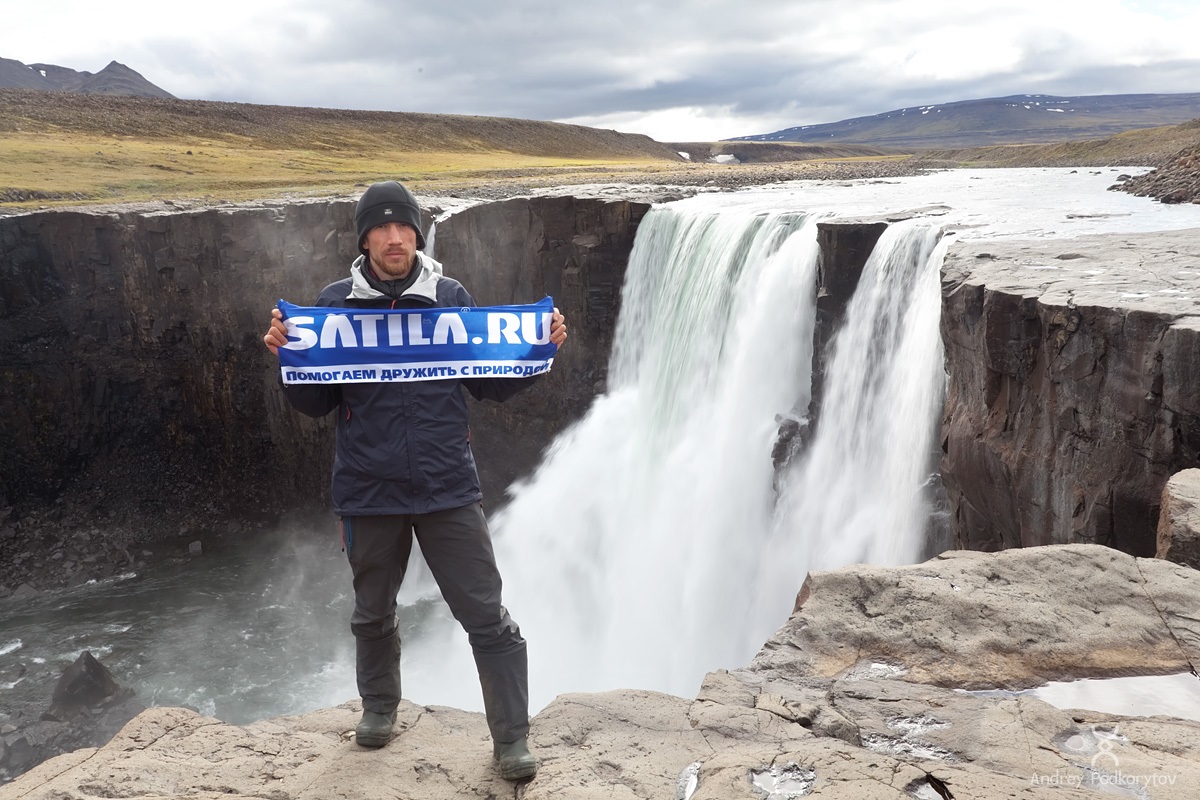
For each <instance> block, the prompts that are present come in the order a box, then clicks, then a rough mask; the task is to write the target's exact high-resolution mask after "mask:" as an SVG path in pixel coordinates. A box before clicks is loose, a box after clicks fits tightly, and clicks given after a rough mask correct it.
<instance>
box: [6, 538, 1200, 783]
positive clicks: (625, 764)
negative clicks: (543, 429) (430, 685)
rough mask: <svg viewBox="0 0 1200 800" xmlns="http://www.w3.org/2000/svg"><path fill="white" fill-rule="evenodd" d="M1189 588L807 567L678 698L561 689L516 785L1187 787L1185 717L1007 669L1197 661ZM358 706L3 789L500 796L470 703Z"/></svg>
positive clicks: (1049, 674) (142, 719) (188, 718)
mask: <svg viewBox="0 0 1200 800" xmlns="http://www.w3.org/2000/svg"><path fill="white" fill-rule="evenodd" d="M1198 593H1200V572H1197V571H1195V570H1193V569H1191V568H1188V567H1185V566H1181V565H1178V564H1173V563H1170V562H1167V561H1159V560H1154V559H1139V558H1134V557H1131V556H1128V555H1125V554H1123V553H1120V552H1117V551H1115V550H1112V549H1110V548H1105V547H1099V546H1094V545H1068V546H1055V547H1038V548H1028V549H1023V550H1013V551H1008V552H1004V553H999V554H985V553H965V552H953V553H948V554H946V555H943V556H941V557H938V558H935V559H933V560H932V561H929V562H927V563H925V564H919V565H916V566H909V567H896V568H880V567H865V566H855V567H848V568H845V569H841V570H836V571H832V572H823V573H814V574H812V575H810V576H809V577H808V579H807V580H806V581H805V583H804V587H803V589H802V591H801V592H800V595H799V597H798V599H797V605H796V609H795V611H794V612H793V614H792V616H791V618H790V619H789V620H788V621H787V623H786V624H785V625H784V626H783V627H782V628H781V629H780V630H779V631H778V633H776V635H775V636H773V637H772V638H771V640H770V641H768V642H767V643H766V645H765V646H764V648H763V649H762V651H761V652H760V653H759V655H758V656H757V657H756V658H755V659H754V661H753V662H752V663H751V664H750V665H749V666H748V667H746V668H744V669H738V670H734V671H718V672H714V673H710V674H709V675H708V676H707V677H706V678H705V680H704V683H703V685H702V686H701V687H700V691H699V693H698V695H697V696H696V697H695V698H694V699H691V700H688V699H684V698H680V697H673V696H669V695H663V694H657V693H653V692H646V691H636V690H622V691H614V692H608V693H603V694H586V695H585V694H578V695H564V696H560V697H559V698H558V699H556V700H555V701H554V702H553V703H552V704H551V705H550V706H548V707H547V708H546V709H544V710H543V711H542V712H541V713H539V714H538V715H537V717H536V718H535V719H534V721H533V730H532V734H531V739H532V742H533V745H534V746H535V747H536V750H537V753H538V755H539V756H540V759H541V770H540V771H539V773H538V775H537V777H536V778H535V779H534V780H533V781H531V782H529V783H526V784H522V785H520V786H518V787H517V788H516V796H517V797H522V798H525V799H526V800H533V799H534V798H670V797H675V798H677V800H678V799H680V798H682V799H683V800H706V798H722V800H728V799H730V798H759V799H760V800H761V798H769V799H770V800H785V798H787V799H791V798H800V797H804V796H807V795H810V794H811V795H813V796H814V797H817V796H819V797H826V798H844V799H845V800H850V799H851V798H856V799H862V800H867V799H868V798H869V799H870V800H889V799H890V798H895V800H901V799H903V800H910V799H911V798H922V799H925V800H937V798H959V799H960V800H962V799H963V798H973V799H977V798H1000V797H1004V798H1016V797H1020V798H1028V799H1029V800H1033V799H1035V798H1048V799H1049V798H1057V799H1059V800H1065V799H1067V798H1090V797H1112V796H1114V794H1115V795H1117V796H1125V797H1137V798H1151V799H1153V800H1163V799H1167V798H1180V799H1181V800H1182V799H1183V798H1191V797H1193V796H1194V789H1195V787H1196V786H1197V785H1200V723H1198V722H1194V721H1188V720H1183V719H1176V718H1170V717H1161V716H1156V717H1150V718H1144V717H1123V716H1115V715H1112V714H1106V713H1100V712H1096V711H1086V710H1061V709H1058V708H1056V707H1054V706H1052V705H1049V704H1048V703H1046V702H1043V701H1042V700H1040V699H1038V698H1037V697H1034V696H1032V695H1031V694H1029V693H1024V692H1020V691H1016V690H1019V689H1022V688H1025V687H1029V686H1032V685H1035V684H1038V683H1041V682H1042V681H1045V680H1051V679H1072V678H1089V677H1110V676H1114V675H1130V674H1165V673H1180V672H1187V671H1189V670H1191V671H1193V672H1194V668H1195V666H1196V665H1197V664H1200V621H1197V619H1196V616H1195V608H1196V603H1195V598H1196V596H1197V595H1198ZM967 689H993V690H1007V691H992V692H988V693H974V694H973V693H970V692H968V691H964V690H967ZM1196 693H1197V694H1200V682H1198V683H1197V686H1196ZM358 711H359V707H358V705H357V704H356V703H348V704H345V705H342V706H338V707H336V708H332V709H326V710H322V711H316V712H313V713H310V714H306V715H304V716H299V717H290V718H283V719H274V720H268V721H263V722H259V723H255V724H253V725H248V726H244V727H236V726H232V725H227V724H225V723H222V722H220V721H218V720H215V719H209V718H205V717H202V716H200V715H198V714H196V713H194V712H192V711H187V710H183V709H175V708H156V709H150V710H148V711H145V712H143V713H142V714H140V715H139V716H138V717H136V718H135V719H134V720H133V721H132V722H130V723H129V724H128V725H127V726H126V727H125V728H124V729H123V730H122V731H121V732H120V733H119V734H118V735H117V736H116V737H115V738H114V739H113V740H112V741H110V742H109V743H108V744H107V745H105V746H103V747H101V748H98V749H83V750H78V751H76V752H74V753H69V754H66V755H63V756H59V757H58V758H55V759H53V760H51V761H48V762H46V763H44V764H42V765H40V766H39V767H37V768H35V769H34V770H32V771H31V772H28V773H26V774H25V775H23V776H21V777H20V778H18V779H17V780H16V781H14V782H13V783H11V784H9V785H8V786H5V787H4V788H3V789H0V797H3V798H5V800H50V799H51V798H54V800H69V799H70V800H85V799H86V800H91V798H95V797H141V798H147V799H149V798H160V797H173V796H178V795H187V796H191V797H197V798H217V797H228V796H231V795H232V796H252V797H259V798H271V799H272V800H289V799H290V798H314V799H315V798H321V800H325V799H326V798H385V797H386V798H393V797H421V798H428V799H429V800H437V798H460V797H481V798H482V797H502V796H513V792H514V789H513V787H512V785H511V784H508V783H506V782H505V781H503V780H501V779H500V778H499V777H498V776H497V774H496V773H495V771H494V770H493V769H492V768H491V767H490V765H489V758H490V746H489V742H488V739H487V727H486V724H485V722H484V720H483V717H482V715H479V714H474V713H467V712H463V711H458V710H455V709H451V708H442V707H436V706H428V707H422V706H417V705H414V704H411V703H405V704H403V705H402V706H401V709H400V714H399V723H400V727H401V732H400V733H399V734H398V735H397V737H396V738H395V739H394V740H393V741H392V742H391V743H390V744H389V745H388V746H387V747H386V748H384V749H383V750H380V751H371V750H366V749H363V748H359V747H357V746H356V745H354V743H353V741H352V740H353V736H352V733H351V731H352V728H353V726H354V724H355V721H356V719H357V713H358Z"/></svg>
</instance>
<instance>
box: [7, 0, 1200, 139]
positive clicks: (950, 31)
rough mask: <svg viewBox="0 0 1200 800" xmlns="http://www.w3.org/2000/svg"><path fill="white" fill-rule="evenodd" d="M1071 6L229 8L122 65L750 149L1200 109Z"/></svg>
mask: <svg viewBox="0 0 1200 800" xmlns="http://www.w3.org/2000/svg"><path fill="white" fill-rule="evenodd" d="M1063 4H1065V6H1073V5H1078V6H1079V8H1078V9H1075V11H1074V12H1072V13H1065V15H1061V14H1060V17H1061V19H1062V20H1063V21H1059V22H1056V21H1055V19H1054V18H1053V15H1052V14H1049V13H1041V11H1042V9H1043V7H1044V4H1038V3H1037V2H1035V0H986V1H981V2H978V3H975V4H971V5H969V6H967V7H963V6H962V5H961V4H951V3H949V2H948V0H925V2H920V3H917V2H897V1H896V0H858V1H857V2H855V3H853V4H850V3H837V2H835V0H792V1H791V2H778V1H776V0H771V2H767V1H766V0H759V1H755V0H740V1H739V2H734V0H696V1H695V2H689V3H675V4H667V3H650V2H635V1H634V0H607V1H606V2H602V3H569V4H568V3H562V2H546V1H545V0H513V2H508V3H495V2H483V0H456V2H453V3H430V2H425V3H417V2H411V1H407V2H392V1H391V0H344V2H342V3H340V4H339V5H338V6H336V7H330V6H329V5H328V3H326V2H324V0H294V2H291V3H287V4H286V5H280V6H278V7H275V8H271V7H269V6H266V7H265V6H263V5H262V4H259V3H242V4H241V5H240V6H239V5H234V4H230V6H229V9H228V10H227V12H226V13H228V14H229V16H230V19H229V28H228V30H227V31H218V32H217V33H214V32H212V30H211V29H209V30H208V32H207V33H205V32H191V31H190V30H189V27H188V25H186V24H174V25H166V24H164V25H163V26H162V27H161V28H160V29H157V30H156V29H147V30H145V31H140V32H139V31H135V32H134V33H131V34H130V35H129V37H128V38H127V40H126V41H124V43H123V44H122V45H121V48H122V50H123V54H124V57H123V58H122V57H121V54H111V55H110V56H109V57H113V58H118V59H119V60H124V61H125V62H126V63H128V64H130V65H131V66H133V67H134V68H135V69H139V70H140V71H142V72H143V73H144V74H145V75H146V76H147V77H148V78H149V79H150V80H152V81H154V82H156V83H159V84H160V85H162V86H163V87H164V88H166V89H167V90H168V91H172V92H174V93H176V94H178V95H180V96H186V97H193V98H198V99H217V100H235V101H244V102H255V103H276V104H287V105H315V106H325V107H333V108H361V109H379V110H394V111H424V112H434V113H458V114H481V115H495V116H510V117H525V118H531V119H603V118H618V117H619V118H621V119H626V120H636V119H637V118H638V117H639V116H641V115H647V114H653V113H655V112H661V111H663V110H666V109H680V108H692V109H698V110H699V111H698V112H697V114H698V115H700V116H710V117H714V118H716V117H722V116H724V117H733V118H736V119H742V120H744V121H745V124H746V125H747V126H750V127H749V128H748V129H747V130H744V131H743V133H761V132H764V131H762V130H756V129H754V128H753V126H755V125H759V124H769V123H770V124H773V123H775V121H777V120H778V121H779V127H786V126H789V125H798V124H808V123H815V122H829V121H834V120H837V119H841V118H845V117H851V116H859V115H865V114H873V113H878V112H881V111H886V110H889V109H892V108H898V107H903V106H906V105H918V104H927V103H939V102H950V101H953V100H965V99H971V98H974V97H985V96H995V95H1006V94H1020V93H1044V94H1101V93H1117V92H1122V93H1125V92H1182V91H1195V89H1196V85H1195V82H1194V81H1195V75H1197V74H1200V47H1198V46H1196V45H1194V44H1190V45H1189V44H1186V43H1183V44H1181V43H1180V42H1181V41H1182V39H1180V38H1179V37H1178V36H1176V38H1171V37H1172V35H1173V31H1172V23H1170V22H1165V21H1160V22H1161V27H1162V32H1163V33H1162V36H1163V37H1165V38H1162V39H1161V40H1155V41H1149V39H1147V37H1148V36H1149V35H1150V34H1147V33H1146V31H1150V32H1151V33H1153V30H1154V29H1153V28H1152V27H1151V28H1146V29H1145V30H1142V29H1139V31H1138V32H1137V35H1133V32H1129V31H1126V33H1128V34H1129V35H1127V36H1125V38H1124V39H1123V38H1122V31H1125V29H1126V28H1128V26H1130V25H1138V24H1142V23H1145V24H1146V25H1150V26H1153V25H1154V24H1155V20H1154V19H1153V18H1150V17H1146V16H1143V17H1140V18H1134V17H1131V16H1129V15H1130V13H1131V12H1129V11H1127V10H1125V9H1122V8H1121V7H1120V5H1119V4H1118V3H1117V2H1116V0H1096V2H1093V3H1083V2H1082V0H1063ZM335 9H336V10H335ZM1085 9H1086V10H1089V11H1090V12H1091V15H1090V16H1086V15H1082V14H1081V13H1076V12H1080V11H1082V10H1085ZM1066 11H1071V9H1069V8H1068V9H1066ZM237 14H240V15H241V17H240V18H235V16H236V15H237ZM1022 14H1024V15H1025V16H1021V15H1022ZM1139 20H1140V21H1139ZM129 24H130V25H131V26H134V23H132V22H131V23H129ZM147 24H150V23H147ZM1114 26H1123V27H1118V28H1117V30H1116V31H1115V32H1113V31H1110V29H1112V28H1113V27H1114ZM131 30H132V28H131ZM1151 38H1152V37H1151ZM1144 39H1145V40H1147V41H1146V43H1145V44H1144V45H1142V44H1139V42H1141V41H1142V40H1144ZM0 46H3V41H2V40H0ZM80 46H86V47H89V48H91V49H92V50H94V51H96V52H99V51H100V50H102V49H103V48H104V47H109V48H110V49H111V48H112V47H113V41H112V37H111V36H110V37H108V38H99V37H98V38H97V39H94V40H93V41H91V42H87V43H86V44H84V45H80ZM1139 48H1140V49H1139ZM1172 48H1173V49H1172ZM1160 54H1161V55H1160ZM0 55H11V54H9V53H4V52H0ZM39 60H49V59H48V58H43V59H39ZM1134 62H1136V63H1138V66H1136V67H1131V66H1127V65H1126V64H1129V63H1134ZM68 66H70V64H68ZM627 127H628V125H627ZM677 138H681V137H677Z"/></svg>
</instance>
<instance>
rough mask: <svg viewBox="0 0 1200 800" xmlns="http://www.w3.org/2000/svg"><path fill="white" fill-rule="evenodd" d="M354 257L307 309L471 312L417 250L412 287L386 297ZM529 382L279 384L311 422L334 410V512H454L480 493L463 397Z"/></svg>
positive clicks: (467, 301) (503, 393) (467, 300)
mask: <svg viewBox="0 0 1200 800" xmlns="http://www.w3.org/2000/svg"><path fill="white" fill-rule="evenodd" d="M364 265H365V259H364V258H363V257H362V256H360V257H359V258H358V259H357V260H355V262H354V264H353V265H352V266H351V268H350V275H351V276H350V277H349V278H346V279H344V280H340V281H337V282H336V283H331V284H329V285H328V286H326V287H325V288H324V289H322V290H321V294H320V296H319V297H318V298H317V301H316V303H315V304H314V305H317V306H325V307H334V308H429V307H460V308H461V307H464V306H466V307H472V306H474V305H475V301H474V300H473V299H472V298H471V295H470V294H469V293H468V292H467V290H466V289H465V288H463V285H462V284H461V283H459V282H458V281H456V280H454V279H452V278H447V277H445V276H444V275H442V274H441V272H442V266H441V264H439V263H438V262H436V261H434V260H433V259H432V258H430V257H429V256H426V255H425V254H424V253H421V252H418V253H417V264H416V265H415V266H414V269H419V270H420V272H419V273H418V275H417V278H416V281H415V282H414V283H413V284H412V286H410V287H409V288H408V289H407V290H405V291H404V293H403V294H402V295H401V296H400V298H399V299H397V300H393V299H392V298H390V297H388V296H387V295H385V294H383V293H382V292H379V291H377V290H376V289H375V288H373V287H372V286H371V285H370V284H369V283H368V282H367V280H366V279H365V277H364V276H363V274H362V270H363V268H364ZM535 380H537V376H533V377H529V378H448V379H444V380H427V381H413V382H406V383H344V384H298V385H285V386H284V387H283V391H284V394H285V395H286V396H287V399H288V401H289V402H290V403H291V404H292V405H293V406H295V408H296V409H297V410H299V411H301V412H303V413H305V414H308V415H309V416H312V417H322V416H324V415H326V414H328V413H329V412H330V411H334V410H335V409H336V411H337V446H336V449H335V451H334V457H333V477H332V482H331V494H332V497H333V509H334V512H335V513H336V514H338V515H339V516H343V517H346V516H360V515H376V514H428V513H431V512H434V511H443V510H445V509H448V508H459V507H461V506H465V505H467V504H469V503H473V502H475V501H477V500H480V499H481V498H482V497H483V494H482V492H480V489H479V474H478V472H477V471H476V469H475V456H474V455H473V454H472V453H471V442H470V439H471V435H470V428H469V427H468V424H467V401H466V398H465V397H463V394H462V391H461V389H460V387H466V389H467V391H469V392H470V393H471V394H472V395H474V396H475V398H476V399H478V400H484V399H490V400H498V401H502V400H506V399H508V398H509V397H511V396H513V395H514V394H516V393H517V392H519V391H521V390H522V389H524V388H526V387H528V386H530V385H531V384H532V383H533V382H534V381H535Z"/></svg>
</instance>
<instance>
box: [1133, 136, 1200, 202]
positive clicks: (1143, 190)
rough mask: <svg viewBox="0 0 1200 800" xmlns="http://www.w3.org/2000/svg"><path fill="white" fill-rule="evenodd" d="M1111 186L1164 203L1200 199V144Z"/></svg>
mask: <svg viewBox="0 0 1200 800" xmlns="http://www.w3.org/2000/svg"><path fill="white" fill-rule="evenodd" d="M1112 188H1113V189H1117V190H1120V191H1122V192H1129V193H1130V194H1135V195H1137V196H1138V197H1153V198H1154V199H1155V200H1158V201H1159V202H1162V203H1200V146H1196V147H1189V148H1187V149H1186V150H1184V151H1182V152H1180V153H1178V154H1177V155H1175V156H1174V157H1173V158H1170V159H1167V160H1166V162H1165V163H1164V164H1161V165H1160V166H1159V167H1157V168H1156V169H1153V170H1151V171H1150V172H1147V173H1146V174H1145V175H1139V176H1138V177H1136V178H1133V179H1131V180H1127V181H1124V182H1123V183H1118V184H1117V185H1116V186H1113V187H1112Z"/></svg>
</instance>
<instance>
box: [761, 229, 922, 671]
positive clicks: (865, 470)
mask: <svg viewBox="0 0 1200 800" xmlns="http://www.w3.org/2000/svg"><path fill="white" fill-rule="evenodd" d="M944 254H945V240H944V239H942V238H941V236H940V231H939V230H938V229H937V228H935V227H932V226H929V225H928V224H920V223H916V222H904V223H900V224H896V225H892V226H890V227H889V228H888V229H887V230H886V231H884V234H883V236H882V237H880V240H879V242H878V244H876V245H875V249H874V250H873V251H872V253H871V256H870V258H868V260H867V263H866V266H865V267H864V268H863V274H862V278H861V279H860V281H859V285H858V290H857V291H856V293H855V295H854V298H853V300H851V302H850V305H849V307H848V309H847V311H846V321H845V325H844V327H843V328H842V329H841V331H840V332H839V333H838V335H837V336H836V338H835V339H834V340H833V341H832V342H831V346H830V350H831V352H830V353H829V361H828V363H827V367H826V376H827V377H826V386H825V395H824V399H823V401H822V404H821V411H820V419H819V420H818V423H817V430H816V435H815V436H814V438H813V441H812V443H811V444H810V446H809V448H808V450H807V451H806V452H805V453H804V455H803V457H801V458H800V459H798V460H797V461H796V462H795V463H793V464H791V465H789V467H788V468H787V470H786V471H785V473H784V475H783V476H781V480H780V485H781V486H782V487H783V488H782V491H781V497H780V499H779V503H778V505H777V508H776V514H775V519H774V529H773V531H772V535H771V537H770V541H769V543H768V546H767V547H765V548H763V550H762V551H761V553H760V557H761V558H760V565H761V569H760V571H759V575H758V580H757V581H756V583H755V591H756V592H757V599H756V603H755V614H754V620H755V623H754V625H752V626H751V628H752V630H751V631H750V639H749V641H748V642H747V643H746V644H747V646H748V647H755V646H757V644H761V643H762V641H763V640H765V639H766V637H767V636H768V635H770V634H771V633H772V632H773V631H774V627H776V626H777V625H778V624H780V623H782V621H783V619H781V618H780V614H781V612H782V613H783V614H786V613H787V611H788V610H790V608H791V604H790V603H787V600H788V599H789V598H790V597H792V596H794V595H795V593H796V591H797V589H799V587H800V582H801V581H802V580H803V579H804V575H805V574H806V573H807V572H808V571H809V570H815V569H833V568H836V567H841V566H845V565H847V564H855V563H868V564H888V565H895V564H909V563H913V562H915V561H917V560H918V559H919V558H920V556H921V551H922V545H923V543H924V541H923V540H924V533H925V530H926V524H927V522H928V520H929V515H930V511H931V508H930V501H931V499H932V491H933V489H934V487H935V486H936V485H937V482H938V476H937V472H936V470H937V464H936V454H935V445H936V441H937V438H936V437H937V426H938V424H939V422H940V414H941V407H942V398H943V396H944V393H945V365H944V358H943V354H942V340H941V336H940V332H939V321H940V313H941V292H940V267H941V263H942V258H943V256H944ZM772 620H774V623H772ZM760 621H761V623H762V624H763V627H759V623H760Z"/></svg>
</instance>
